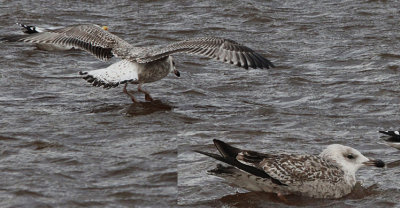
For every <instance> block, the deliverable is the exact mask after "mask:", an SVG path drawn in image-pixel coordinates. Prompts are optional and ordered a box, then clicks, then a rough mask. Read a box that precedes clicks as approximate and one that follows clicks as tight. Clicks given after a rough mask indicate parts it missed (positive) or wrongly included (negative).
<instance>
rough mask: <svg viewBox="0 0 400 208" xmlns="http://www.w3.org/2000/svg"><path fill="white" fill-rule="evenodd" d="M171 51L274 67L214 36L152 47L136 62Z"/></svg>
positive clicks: (258, 55) (235, 62)
mask: <svg viewBox="0 0 400 208" xmlns="http://www.w3.org/2000/svg"><path fill="white" fill-rule="evenodd" d="M173 53H188V54H194V55H201V56H205V57H208V58H214V59H216V60H219V61H222V62H225V63H229V64H233V65H236V66H239V67H243V68H245V69H247V68H248V67H252V68H267V69H268V68H270V67H274V65H273V64H272V63H271V62H270V61H269V60H267V59H266V58H264V57H263V56H262V55H260V54H258V53H256V52H255V51H253V50H252V49H251V48H248V47H246V46H244V45H241V44H239V43H237V42H235V41H233V40H229V39H223V38H215V37H205V38H193V39H188V40H184V41H179V42H176V43H173V44H170V45H167V46H164V47H154V48H151V49H149V50H147V51H145V52H144V53H142V54H141V55H140V56H139V57H138V59H137V62H139V63H148V62H152V61H154V60H157V59H160V58H162V57H165V56H168V55H170V54H173Z"/></svg>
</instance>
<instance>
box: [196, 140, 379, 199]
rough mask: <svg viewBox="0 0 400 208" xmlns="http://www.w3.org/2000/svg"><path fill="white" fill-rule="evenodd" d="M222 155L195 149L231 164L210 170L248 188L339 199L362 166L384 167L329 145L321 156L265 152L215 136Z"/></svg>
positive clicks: (355, 152)
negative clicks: (229, 142) (250, 149)
mask: <svg viewBox="0 0 400 208" xmlns="http://www.w3.org/2000/svg"><path fill="white" fill-rule="evenodd" d="M213 141H214V144H215V146H216V148H217V149H218V151H219V153H220V155H219V154H214V153H208V152H204V151H196V152H198V153H201V154H203V155H207V156H209V157H212V158H214V159H217V160H219V161H221V162H224V163H226V164H229V165H230V166H222V165H220V164H218V165H217V168H216V169H213V170H210V171H209V173H211V174H213V175H216V176H218V177H221V178H224V179H226V180H227V181H228V182H229V183H231V184H233V185H235V186H238V187H241V188H244V189H247V190H249V191H265V192H269V193H276V194H278V196H280V197H281V196H283V195H289V194H295V195H300V196H307V197H314V198H340V197H343V196H345V195H347V194H349V193H350V192H351V191H352V189H353V187H354V186H355V184H356V177H355V173H356V171H357V170H358V169H359V168H360V167H363V166H375V167H384V166H385V163H384V162H383V161H381V160H375V159H370V158H367V157H365V156H364V155H362V154H361V153H360V152H359V151H357V150H355V149H353V148H351V147H347V146H343V145H339V144H332V145H329V146H328V147H327V148H326V149H325V150H323V152H322V153H321V154H320V155H318V156H317V155H294V154H265V153H258V152H255V151H248V150H242V149H238V148H236V147H232V146H230V145H228V144H226V143H225V142H222V141H220V140H216V139H214V140H213Z"/></svg>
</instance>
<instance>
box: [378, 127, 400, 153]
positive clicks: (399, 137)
mask: <svg viewBox="0 0 400 208" xmlns="http://www.w3.org/2000/svg"><path fill="white" fill-rule="evenodd" d="M379 133H382V134H386V135H388V136H389V137H386V138H384V140H385V144H387V145H389V146H391V147H394V148H396V149H399V150H400V132H399V131H379Z"/></svg>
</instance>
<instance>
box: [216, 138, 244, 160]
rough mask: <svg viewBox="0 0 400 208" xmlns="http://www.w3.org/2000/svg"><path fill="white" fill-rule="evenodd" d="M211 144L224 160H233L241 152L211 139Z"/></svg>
mask: <svg viewBox="0 0 400 208" xmlns="http://www.w3.org/2000/svg"><path fill="white" fill-rule="evenodd" d="M213 142H214V145H215V147H216V148H217V150H218V151H219V153H220V154H221V155H222V156H223V157H225V158H235V157H236V155H237V154H239V152H240V151H241V150H240V149H238V148H236V147H233V146H231V145H229V144H227V143H225V142H223V141H221V140H218V139H213Z"/></svg>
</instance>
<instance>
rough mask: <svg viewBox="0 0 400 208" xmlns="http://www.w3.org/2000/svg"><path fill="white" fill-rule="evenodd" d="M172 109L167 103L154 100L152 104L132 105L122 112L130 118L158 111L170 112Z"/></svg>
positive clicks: (140, 103)
mask: <svg viewBox="0 0 400 208" xmlns="http://www.w3.org/2000/svg"><path fill="white" fill-rule="evenodd" d="M172 109H173V107H172V106H171V105H169V104H168V103H163V102H162V101H161V100H154V101H152V102H139V103H133V104H131V105H130V106H129V107H128V108H127V109H126V111H124V112H125V113H126V114H127V115H130V116H139V115H147V114H152V113H155V112H158V111H171V110H172Z"/></svg>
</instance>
